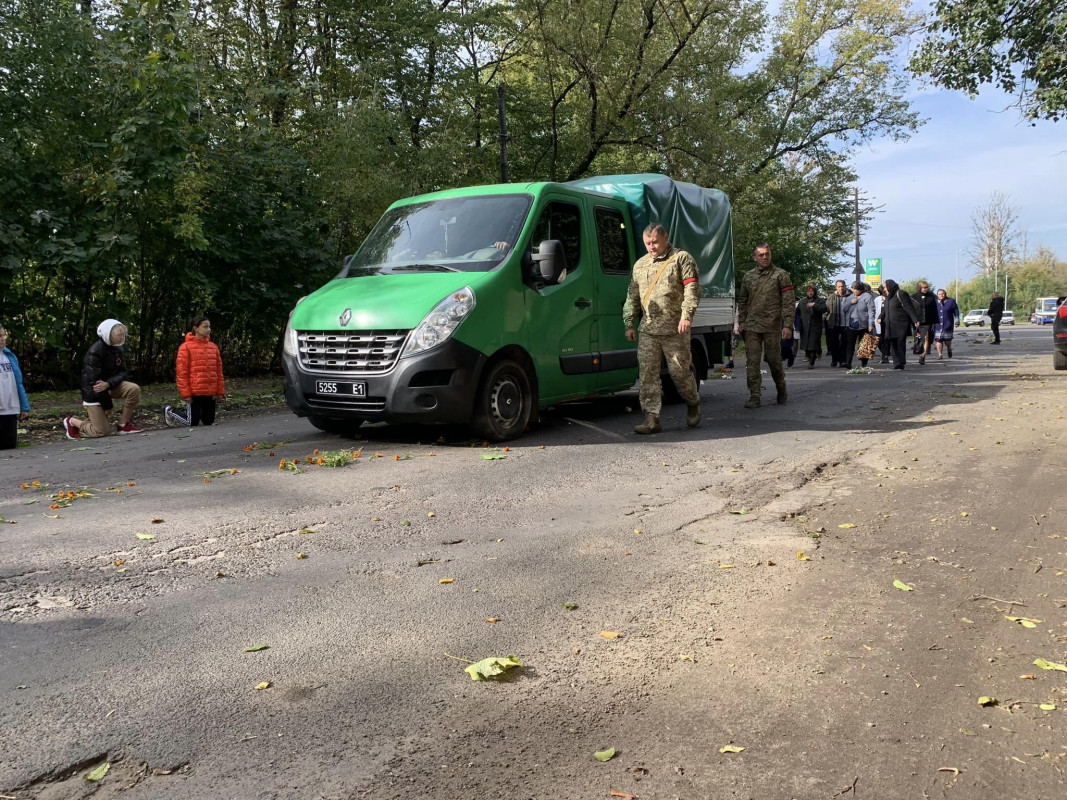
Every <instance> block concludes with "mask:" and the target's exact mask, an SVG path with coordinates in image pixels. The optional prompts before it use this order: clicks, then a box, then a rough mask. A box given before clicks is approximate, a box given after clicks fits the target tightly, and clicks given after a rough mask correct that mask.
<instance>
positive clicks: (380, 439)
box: [0, 325, 1067, 800]
mask: <svg viewBox="0 0 1067 800" xmlns="http://www.w3.org/2000/svg"><path fill="white" fill-rule="evenodd" d="M987 337H988V332H987V331H984V330H976V329H973V328H972V329H968V330H965V331H961V332H960V333H959V335H958V336H957V340H956V347H955V350H956V357H955V358H954V359H952V360H943V361H937V360H931V361H928V363H927V365H926V366H925V367H919V366H918V365H917V364H916V363H914V361H913V362H912V363H909V366H908V368H907V370H905V371H904V372H896V371H893V370H890V369H889V368H888V366H877V365H876V369H875V372H874V373H873V374H871V375H847V374H844V371H843V370H839V369H838V370H835V369H830V368H829V367H828V360H827V359H825V358H824V359H823V360H822V361H821V362H820V365H819V367H818V368H816V369H814V370H807V369H805V368H804V366H803V365H802V364H801V363H800V362H798V365H797V367H795V368H793V369H792V370H789V373H788V382H789V392H790V402H789V404H788V405H786V406H777V405H775V404H774V402H773V386H770V387H769V388H768V387H765V389H764V397H765V399H766V401H767V402H766V403H765V405H764V407H763V408H761V409H758V410H754V411H747V410H745V409H743V408H742V404H743V402H744V400H745V398H746V396H747V391H746V388H745V382H744V368H743V362H742V361H741V360H739V361H738V369H737V370H736V371H735V375H734V377H732V378H722V379H715V380H709V381H708V382H705V383H704V384H703V385H702V387H701V396H702V399H703V403H704V412H705V416H704V422H703V424H702V425H701V427H700V428H699V429H696V430H694V431H690V430H687V429H686V428H685V423H684V406H681V407H679V406H674V407H669V410H668V411H667V413H666V414H665V418H664V428H665V430H664V432H663V433H662V434H659V435H656V436H652V437H638V436H635V435H634V434H633V433H632V427H633V425H634V424H635V423H637V422H639V421H640V415H639V413H638V409H637V397H636V393H634V392H630V393H625V394H623V395H620V396H618V397H616V398H610V399H603V400H598V401H594V402H588V403H580V404H573V405H570V406H562V407H559V408H557V409H553V410H552V411H550V412H549V413H548V414H546V415H545V418H544V419H543V421H542V422H541V423H540V424H539V425H538V426H536V427H535V428H534V429H533V430H532V431H531V432H530V433H529V434H528V435H527V436H526V437H524V438H523V439H522V440H520V441H518V442H514V443H511V444H510V445H509V447H508V449H507V450H506V451H505V450H504V449H503V448H487V447H483V446H482V445H481V443H480V442H476V443H471V442H470V440H469V438H468V437H467V435H466V434H465V433H464V432H463V431H462V430H457V429H435V428H424V429H412V428H398V427H390V426H384V425H376V426H369V427H366V428H364V430H363V432H362V434H361V436H360V438H359V439H357V440H342V439H339V438H337V437H333V436H329V435H326V434H322V433H320V432H318V431H316V430H314V429H313V428H311V426H310V425H309V424H307V423H306V422H304V421H302V420H299V419H296V418H295V417H292V416H290V415H288V414H271V415H266V416H261V417H256V418H252V419H244V420H240V421H227V420H225V419H223V420H222V421H221V424H219V425H217V426H216V427H214V428H212V429H196V430H191V431H188V430H183V431H174V430H167V431H157V432H153V433H148V434H142V435H135V436H124V437H114V438H109V439H105V440H96V441H78V442H70V441H64V442H63V443H61V444H52V445H41V446H35V447H32V448H25V449H20V450H18V451H15V452H13V453H11V454H9V455H8V454H5V457H4V458H2V459H0V515H2V517H3V519H4V520H5V521H7V522H13V523H14V524H2V523H0V729H2V730H3V736H2V740H0V794H3V795H6V796H10V797H17V798H20V800H21V798H30V797H36V798H66V797H82V796H88V795H90V794H94V795H95V796H97V797H110V796H112V794H118V793H122V794H123V796H124V797H129V798H141V797H146V798H147V797H152V798H157V797H158V798H172V797H173V798H188V797H198V798H215V797H218V798H223V797H234V798H246V797H247V798H252V797H264V798H268V797H270V798H274V797H278V798H291V797H300V798H304V797H323V798H349V797H373V798H407V797H412V798H414V797H430V796H440V797H453V798H461V799H462V798H488V797H507V798H519V797H552V798H569V797H576V798H577V797H601V796H607V794H608V789H609V788H614V787H615V786H616V785H618V786H623V784H622V783H621V781H622V779H623V778H625V779H626V780H628V781H630V783H629V784H627V785H628V786H629V787H630V788H626V789H625V791H627V792H632V793H634V794H635V795H637V796H640V797H642V798H649V797H697V796H709V797H710V796H716V797H733V796H737V797H748V796H762V797H769V796H772V795H768V794H764V795H750V794H749V793H745V792H744V791H742V790H740V789H738V790H736V791H737V793H736V794H734V793H731V792H732V791H733V790H731V789H729V788H728V787H730V786H738V785H741V784H739V783H736V782H732V781H733V780H734V779H733V778H728V777H727V776H728V774H729V773H728V772H727V773H724V775H723V778H722V779H723V781H724V783H723V784H722V786H720V788H719V790H717V792H714V793H713V792H711V791H708V793H707V794H706V795H705V794H704V793H703V791H704V790H698V789H693V788H689V789H687V788H686V785H687V784H686V783H685V781H686V780H688V779H687V778H686V777H685V775H686V772H685V768H684V767H682V766H679V764H681V763H682V761H684V760H685V759H686V758H688V759H689V762H688V763H689V764H690V767H689V769H690V773H692V772H693V770H694V769H696V767H695V762H696V761H697V760H698V759H699V758H701V757H702V756H700V755H699V753H702V752H705V751H707V752H708V753H712V754H713V756H707V757H706V758H712V757H714V758H715V759H719V758H721V756H720V755H719V754H718V752H717V750H718V747H719V746H720V745H722V744H725V743H726V739H727V738H728V735H727V733H726V732H720V734H721V735H719V736H716V738H715V739H714V741H713V742H703V744H702V746H701V747H700V748H695V744H696V742H697V741H698V740H700V739H701V738H702V737H703V735H704V732H706V730H707V729H708V728H709V726H712V725H713V720H714V719H715V718H716V714H717V713H718V712H717V711H716V707H715V703H713V702H712V701H711V700H709V701H708V707H706V708H705V707H703V706H702V704H701V701H700V699H699V698H700V695H699V694H697V695H696V696H695V698H694V694H693V693H692V692H687V691H683V689H684V687H685V686H686V685H687V682H689V681H693V680H698V679H699V680H708V679H709V678H711V679H713V678H714V677H715V674H716V673H714V672H712V673H710V674H709V673H708V672H707V670H709V669H711V670H723V671H730V670H731V669H734V668H735V663H736V662H735V663H730V664H728V665H727V664H719V663H717V662H716V661H715V658H714V656H712V653H713V652H714V651H715V648H716V647H719V646H720V644H719V643H721V642H723V640H724V639H727V640H728V641H733V642H736V643H737V646H738V647H740V649H741V650H745V649H746V644H745V643H744V640H745V636H746V624H747V622H746V620H747V617H746V614H747V613H754V612H752V611H751V609H753V608H754V607H755V606H757V605H760V604H763V605H764V606H767V604H773V601H774V600H775V599H780V598H781V597H782V596H783V593H786V592H788V591H790V590H794V589H802V588H804V587H805V586H807V585H808V584H807V583H806V582H810V581H812V580H813V578H811V577H810V573H808V572H805V567H806V565H805V564H804V563H802V562H800V561H798V559H797V558H796V557H795V556H794V553H795V552H796V551H797V550H803V549H806V548H813V547H815V544H814V543H813V540H812V539H811V538H810V533H809V532H808V531H807V530H805V526H804V525H803V524H799V523H798V522H797V519H798V517H799V519H801V520H803V519H804V517H803V516H802V515H803V514H804V513H806V510H807V509H809V508H811V507H813V506H814V505H817V504H818V503H819V502H822V501H823V500H824V499H825V497H823V495H822V494H820V492H821V491H822V490H821V488H820V487H821V486H822V484H821V481H822V479H823V478H824V477H825V476H826V475H827V474H829V473H832V472H835V471H836V472H837V473H838V474H841V473H842V472H844V473H845V474H846V475H847V472H848V470H849V469H851V467H850V466H849V465H850V463H851V461H850V460H851V459H853V458H854V457H855V456H856V454H857V453H858V454H860V455H862V454H863V453H864V452H865V451H867V450H871V449H872V448H875V447H877V446H879V444H880V443H883V442H884V441H885V440H886V436H887V434H894V435H895V434H899V433H901V432H902V431H906V430H911V429H913V428H917V427H918V423H917V422H915V420H917V419H919V418H921V417H922V416H923V415H925V414H934V413H937V409H939V408H942V407H944V406H945V404H946V402H953V403H954V406H955V409H954V411H953V413H954V414H956V417H954V419H956V420H957V421H956V422H955V424H956V425H967V424H968V423H967V413H968V412H967V406H968V404H971V403H975V404H977V403H980V402H983V401H990V402H991V401H992V400H993V398H995V397H996V395H997V393H998V392H999V391H1000V390H1001V387H1002V386H1003V385H1005V383H1006V382H1009V381H1011V380H1013V376H1018V375H1019V374H1035V375H1039V377H1040V378H1041V380H1042V381H1048V380H1051V381H1055V380H1057V379H1059V378H1060V377H1061V376H1060V375H1059V374H1057V373H1053V372H1052V370H1051V331H1050V329H1049V328H1047V327H1045V328H1034V327H1032V326H1029V325H1018V326H1016V327H1015V328H1010V329H1006V330H1005V331H1004V338H1005V343H1004V345H1003V346H1001V347H999V348H998V347H993V346H990V345H988V344H986V343H985V342H984V340H985V339H986V338H987ZM909 358H912V357H911V356H909ZM1063 377H1067V376H1063ZM765 380H769V379H768V378H766V377H765ZM1035 385H1036V384H1035ZM1042 385H1044V384H1042ZM957 396H958V397H957ZM950 398H957V400H956V401H951V400H950ZM1061 419H1062V417H1061ZM254 443H265V444H267V445H270V446H269V447H264V448H262V449H252V450H249V449H246V448H247V447H248V446H250V445H253V444H254ZM472 444H473V446H472ZM360 448H361V449H362V453H361V455H360V457H359V459H358V460H357V461H356V462H355V463H352V464H349V465H348V466H345V467H342V468H330V467H327V466H318V465H308V464H306V463H302V464H301V470H302V471H301V472H299V473H296V472H290V471H287V470H280V469H279V468H278V463H279V459H280V458H286V459H297V460H298V461H301V462H303V461H304V457H305V456H307V455H312V454H313V453H314V451H315V450H318V451H320V454H321V453H323V452H326V451H335V450H340V449H345V450H348V451H352V450H356V449H360ZM271 453H273V455H271ZM379 454H380V455H379ZM223 470H226V471H228V470H236V472H235V473H232V474H231V473H229V472H219V471H223ZM34 481H38V482H39V485H38V486H34V483H33V482H34ZM23 484H29V486H30V488H26V489H24V488H21V487H22V486H23ZM59 492H75V493H76V494H77V493H79V492H85V493H87V494H88V495H89V496H77V497H75V498H74V499H72V500H69V501H65V500H63V499H61V498H60V499H57V495H58V493H59ZM52 505H60V506H62V507H60V508H50V506H52ZM742 510H744V512H745V513H731V512H740V511H742ZM805 521H806V520H805ZM753 523H756V524H753ZM144 537H152V538H144ZM754 556H758V558H759V560H758V561H757V563H759V564H765V565H766V564H768V563H769V562H770V561H772V560H773V561H775V563H776V564H777V565H779V568H778V569H777V570H774V571H764V572H762V573H752V574H753V575H754V576H755V577H752V578H748V579H746V580H744V581H739V580H737V575H736V574H735V569H734V568H735V567H738V566H740V565H741V564H742V563H745V564H750V563H751V562H752V560H753V557H754ZM563 604H576V606H577V607H576V608H575V609H573V610H568V609H567V608H565V607H564V605H563ZM724 607H728V608H731V609H735V611H734V612H732V614H733V615H732V616H731V617H729V618H726V619H724V618H723V616H722V608H724ZM746 608H748V609H749V611H745V609H746ZM488 620H498V621H495V622H492V621H488ZM748 621H751V620H748ZM603 633H608V634H611V633H618V634H620V635H619V636H618V637H616V638H609V637H605V636H604V635H602V634H603ZM731 637H732V638H731ZM258 645H267V648H266V649H261V650H258V651H254V652H246V649H247V648H251V647H255V646H258ZM508 654H514V655H516V656H518V657H519V658H520V659H521V660H522V661H523V663H524V665H525V666H524V667H523V668H522V669H519V670H516V674H515V677H514V678H513V679H512V680H510V681H508V682H504V683H495V682H494V683H474V682H472V681H471V680H470V679H469V678H468V676H467V675H466V674H465V673H464V666H465V663H463V661H475V660H478V659H482V658H485V657H489V656H505V655H508ZM758 658H759V657H758V656H757V655H756V653H755V651H753V653H752V659H753V660H754V661H755V660H758ZM264 682H269V686H268V687H267V688H263V689H256V688H255V687H257V685H262V683H264ZM754 699H755V700H758V698H754ZM767 702H768V703H769V704H770V706H769V707H768V708H767V709H766V710H767V712H768V714H769V715H770V716H772V717H773V716H775V715H776V714H777V713H779V712H780V711H781V710H782V706H781V705H780V704H781V702H782V701H781V698H770V697H769V698H768V699H767ZM755 707H756V708H758V707H759V705H758V703H757V704H756V706H755ZM828 713H829V712H828ZM731 732H733V729H731ZM620 742H625V743H626V744H625V747H624V748H620V754H619V756H618V757H617V758H616V759H615V760H614V761H613V762H611V763H610V764H608V765H600V764H598V763H597V762H596V761H593V760H592V758H591V755H592V752H593V751H594V750H598V749H601V748H603V747H607V746H611V745H613V744H616V745H618V743H620ZM711 744H714V745H715V747H714V748H713V749H708V748H710V746H711ZM624 757H625V767H624V766H623V764H622V759H623V758H624ZM781 757H782V758H784V759H786V760H788V759H789V756H788V755H786V753H785V752H784V751H783V752H782V753H781ZM104 762H107V763H109V764H110V765H111V767H110V772H109V774H108V775H107V776H105V777H104V778H103V779H102V780H100V781H98V782H92V783H91V782H88V781H86V780H85V779H84V775H85V774H87V773H88V772H89V771H90V770H91V769H93V768H94V767H96V766H98V765H100V764H102V763H104ZM653 762H655V763H656V766H657V768H658V770H659V771H658V774H659V775H662V776H663V779H664V783H662V784H659V785H658V788H657V787H656V786H653V785H652V784H651V783H650V782H649V781H650V780H651V779H649V780H646V781H645V783H644V784H640V785H638V788H637V789H635V788H633V787H634V785H635V784H634V783H633V781H640V780H641V779H642V777H643V776H644V775H646V774H647V773H648V772H649V769H650V768H649V767H648V766H647V765H648V764H651V763H653ZM667 764H673V765H674V766H673V767H667V766H666V765H667ZM609 768H615V769H616V771H615V772H613V773H612V772H607V770H608V769H609ZM624 768H625V771H626V772H625V774H622V770H623V769H624ZM671 769H673V770H674V771H673V772H671V774H670V778H671V780H672V781H673V783H668V782H667V781H666V778H667V775H666V774H664V772H665V771H667V772H669V771H670V770H671ZM797 769H799V768H797ZM598 770H601V771H599V772H598ZM641 770H644V772H641ZM794 771H796V770H794ZM653 774H657V773H656V770H653ZM608 776H610V777H608ZM813 780H814V779H813ZM613 781H614V783H613ZM798 781H799V779H798ZM845 783H846V784H847V783H848V781H845ZM813 786H814V784H810V785H809V784H803V783H795V784H794V785H793V787H792V788H783V789H782V793H781V794H779V795H775V796H781V797H792V796H797V797H816V796H818V797H822V796H830V795H828V794H825V793H822V790H821V789H820V790H819V791H818V792H815V791H814V789H813V788H812V787H813ZM854 793H855V791H854ZM883 796H888V795H883ZM897 796H905V794H904V793H902V794H900V795H897ZM906 796H918V795H917V794H915V793H911V794H907V795H906ZM970 796H982V795H970Z"/></svg>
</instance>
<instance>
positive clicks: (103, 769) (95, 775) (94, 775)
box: [85, 761, 111, 783]
mask: <svg viewBox="0 0 1067 800" xmlns="http://www.w3.org/2000/svg"><path fill="white" fill-rule="evenodd" d="M109 769H111V762H110V761H105V762H104V763H103V764H101V765H100V766H99V767H97V768H96V769H94V770H93V771H92V772H90V773H89V774H88V775H86V776H85V780H87V781H92V782H93V783H95V782H96V781H98V780H100V779H101V778H103V777H104V776H105V775H107V771H108V770H109Z"/></svg>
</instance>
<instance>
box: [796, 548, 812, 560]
mask: <svg viewBox="0 0 1067 800" xmlns="http://www.w3.org/2000/svg"><path fill="white" fill-rule="evenodd" d="M797 561H811V557H810V556H806V555H804V551H803V550H797Z"/></svg>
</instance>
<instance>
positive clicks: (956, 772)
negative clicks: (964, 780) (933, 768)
mask: <svg viewBox="0 0 1067 800" xmlns="http://www.w3.org/2000/svg"><path fill="white" fill-rule="evenodd" d="M937 771H938V772H951V773H952V777H953V778H958V777H959V774H960V771H959V770H958V769H956V768H955V767H938V768H937Z"/></svg>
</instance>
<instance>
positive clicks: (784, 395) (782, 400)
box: [778, 386, 789, 406]
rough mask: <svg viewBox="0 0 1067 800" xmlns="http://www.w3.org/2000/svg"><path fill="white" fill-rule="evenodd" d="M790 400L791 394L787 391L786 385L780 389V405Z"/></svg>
mask: <svg viewBox="0 0 1067 800" xmlns="http://www.w3.org/2000/svg"><path fill="white" fill-rule="evenodd" d="M788 400H789V395H788V394H787V393H786V391H785V387H784V386H783V387H782V388H781V389H779V390H778V405H780V406H784V405H785V404H786V403H787V402H788Z"/></svg>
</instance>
